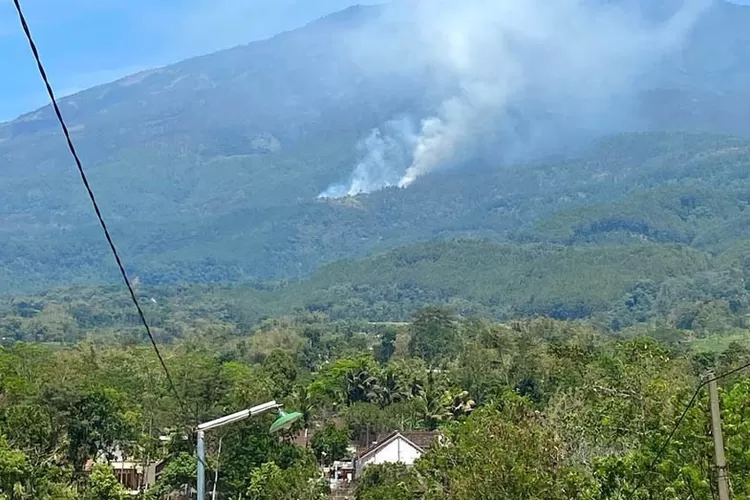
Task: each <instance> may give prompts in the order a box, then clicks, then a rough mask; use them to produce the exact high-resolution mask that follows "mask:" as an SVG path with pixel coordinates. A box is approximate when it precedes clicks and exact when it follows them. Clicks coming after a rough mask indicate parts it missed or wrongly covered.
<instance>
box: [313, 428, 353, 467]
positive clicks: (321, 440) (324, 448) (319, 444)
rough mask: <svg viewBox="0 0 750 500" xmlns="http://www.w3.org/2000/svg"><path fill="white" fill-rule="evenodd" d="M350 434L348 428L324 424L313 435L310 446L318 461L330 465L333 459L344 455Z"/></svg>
mask: <svg viewBox="0 0 750 500" xmlns="http://www.w3.org/2000/svg"><path fill="white" fill-rule="evenodd" d="M350 436H351V433H350V432H349V430H348V429H340V428H338V427H337V426H336V425H335V424H326V426H325V427H323V429H321V430H319V431H318V432H316V433H315V434H314V435H313V437H312V441H311V442H310V447H311V448H312V450H313V452H315V456H316V457H317V459H318V461H319V462H321V463H323V464H325V465H331V464H332V463H333V462H334V461H336V460H341V459H342V458H344V457H345V456H346V449H347V447H348V446H349V439H350Z"/></svg>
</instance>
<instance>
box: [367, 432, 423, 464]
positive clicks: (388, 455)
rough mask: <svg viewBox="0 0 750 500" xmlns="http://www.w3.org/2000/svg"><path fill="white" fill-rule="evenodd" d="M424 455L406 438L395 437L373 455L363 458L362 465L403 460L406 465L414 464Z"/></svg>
mask: <svg viewBox="0 0 750 500" xmlns="http://www.w3.org/2000/svg"><path fill="white" fill-rule="evenodd" d="M421 455H422V453H421V452H420V451H419V450H418V449H416V448H415V447H414V446H412V445H411V444H409V443H408V442H407V441H405V440H404V439H401V438H398V439H394V440H393V441H391V442H390V443H388V444H387V445H385V446H383V447H382V448H381V449H379V450H378V451H376V452H374V453H373V454H372V455H370V456H368V457H365V458H364V459H363V460H362V464H361V467H362V468H363V469H364V468H365V467H367V466H368V465H370V464H384V463H396V462H401V463H403V464H406V465H412V464H414V462H415V461H416V460H417V459H418V458H419V457H420V456H421Z"/></svg>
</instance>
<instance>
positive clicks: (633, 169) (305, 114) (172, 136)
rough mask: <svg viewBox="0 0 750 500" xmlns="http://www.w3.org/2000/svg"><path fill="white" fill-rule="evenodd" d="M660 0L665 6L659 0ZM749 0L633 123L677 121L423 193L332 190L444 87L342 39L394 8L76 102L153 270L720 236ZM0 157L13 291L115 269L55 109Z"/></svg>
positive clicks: (447, 177) (208, 274) (732, 222)
mask: <svg viewBox="0 0 750 500" xmlns="http://www.w3.org/2000/svg"><path fill="white" fill-rule="evenodd" d="M625 3H626V4H639V2H635V1H632V2H631V1H628V2H625ZM646 4H647V3H643V6H642V7H643V8H645V11H646V12H647V13H649V15H654V16H656V17H657V18H658V16H659V15H660V12H661V8H654V7H653V6H652V5H650V4H649V5H646ZM749 13H750V9H748V8H747V7H741V6H737V5H733V4H729V3H725V2H721V1H717V2H714V3H713V4H712V6H711V8H710V9H709V10H708V11H706V12H705V13H704V15H703V16H702V17H701V18H700V20H699V22H698V24H697V25H696V26H695V28H694V30H693V31H692V33H691V35H690V37H689V39H688V40H686V42H685V46H684V48H683V50H682V51H680V54H679V56H675V57H669V58H668V59H667V60H665V61H662V62H661V64H660V65H659V66H658V71H655V73H653V74H649V75H646V76H645V77H644V81H643V83H642V85H643V87H644V92H643V93H642V95H641V96H640V97H639V102H640V103H641V105H640V108H639V109H637V110H634V112H635V114H637V115H638V119H637V120H636V122H637V123H636V125H635V126H636V128H637V129H644V130H654V131H658V130H662V131H665V130H671V131H674V132H672V133H665V132H652V133H642V134H631V135H616V136H614V137H611V138H608V139H602V140H601V141H599V142H596V143H595V144H594V145H593V146H591V147H588V148H587V147H585V146H584V145H582V144H577V143H576V144H570V145H568V146H569V147H568V150H567V153H566V154H567V156H566V157H565V158H557V159H548V160H542V159H538V158H537V159H536V160H534V161H533V164H523V165H516V166H508V165H501V164H500V163H499V162H498V161H495V156H493V155H486V156H485V157H484V158H483V159H481V160H476V161H473V162H471V161H470V162H465V164H464V163H461V164H457V165H455V166H454V168H453V169H452V170H449V171H444V172H442V173H440V174H436V175H433V176H430V177H428V178H425V179H422V180H420V181H419V182H418V183H416V184H415V185H413V186H412V187H411V188H410V189H408V190H403V191H402V190H396V189H392V190H386V191H384V192H380V193H376V194H373V195H371V196H362V197H358V198H356V199H347V200H342V201H339V202H322V201H319V200H317V199H316V196H317V194H318V193H320V192H321V191H322V190H323V189H325V188H326V187H327V186H328V185H329V184H330V183H332V182H338V181H341V180H342V179H344V178H346V176H347V175H349V173H350V172H351V169H352V166H353V165H354V164H355V163H356V161H357V155H358V152H357V148H356V145H357V142H358V141H359V140H360V139H362V138H363V137H365V136H367V134H368V133H369V132H370V130H371V129H372V128H373V127H375V126H378V125H380V124H382V123H383V122H384V121H387V120H389V119H391V118H393V117H394V116H401V115H409V114H414V115H415V116H421V114H420V110H426V109H434V107H435V106H436V101H439V100H440V98H439V96H436V95H435V93H434V92H430V91H429V89H430V84H432V83H434V79H435V75H434V74H433V73H432V72H431V69H430V68H420V69H419V70H417V71H410V72H408V73H404V72H399V71H398V70H397V69H392V70H391V69H388V68H380V67H378V68H373V67H371V66H368V64H366V63H367V60H358V59H357V58H356V57H352V54H351V53H350V52H348V51H347V50H345V49H346V48H347V47H349V46H350V45H351V44H350V43H349V42H350V41H351V40H352V37H355V38H356V35H357V33H359V32H361V31H362V30H375V32H379V31H377V30H381V31H382V32H383V33H386V34H387V33H390V34H392V35H394V36H395V34H397V33H398V32H399V30H404V29H408V27H404V26H401V25H398V23H396V24H395V25H392V24H389V22H390V21H388V19H387V16H383V15H382V8H381V7H354V8H351V9H348V10H346V11H343V12H340V13H337V14H334V15H331V16H329V17H327V18H324V19H321V20H319V21H317V22H315V23H312V24H310V25H308V26H306V27H303V28H301V29H299V30H295V31H292V32H289V33H284V34H281V35H278V36H276V37H274V38H272V39H269V40H266V41H261V42H256V43H252V44H248V45H246V46H241V47H236V48H233V49H230V50H227V51H222V52H218V53H215V54H210V55H206V56H202V57H198V58H194V59H190V60H187V61H183V62H180V63H177V64H175V65H171V66H167V67H164V68H157V69H153V70H150V71H145V72H142V73H139V74H136V75H132V76H130V77H127V78H124V79H121V80H119V81H117V82H113V83H111V84H107V85H102V86H99V87H96V88H93V89H89V90H86V91H84V92H81V93H79V94H76V95H74V96H70V97H68V98H65V99H63V100H62V101H61V103H62V107H63V112H64V114H65V117H66V118H67V120H68V121H69V123H70V126H71V129H72V130H73V135H74V140H75V141H76V144H77V146H78V148H79V150H80V152H81V154H82V157H83V160H84V163H85V164H86V166H87V168H88V170H89V175H90V178H91V182H92V185H93V186H94V189H95V190H96V192H97V195H98V198H99V201H100V202H101V204H102V208H103V210H104V214H105V216H106V217H107V219H108V221H109V223H110V226H111V227H112V230H113V233H114V236H115V238H116V240H117V242H118V243H119V244H120V246H121V247H122V250H123V254H124V256H125V258H126V261H127V262H128V263H129V264H130V265H131V266H132V272H133V273H134V274H135V275H137V276H139V277H140V278H141V280H142V281H143V282H146V283H152V284H159V283H174V282H179V281H190V282H215V281H225V280H234V281H238V280H246V279H254V280H257V279H263V280H266V279H288V278H297V277H300V276H306V275H309V274H310V273H312V272H313V271H314V270H316V269H317V268H319V267H320V266H321V265H323V264H327V263H330V262H333V261H336V260H339V259H342V258H350V257H357V256H364V255H366V254H368V253H370V252H372V251H380V250H385V249H389V248H395V247H397V246H399V245H402V244H407V243H411V242H415V241H424V240H429V239H432V238H436V237H440V238H443V237H455V236H472V237H474V236H481V237H490V238H493V239H497V240H511V241H514V240H515V241H521V242H528V241H553V242H557V243H565V244H570V243H580V242H586V243H588V242H598V241H612V240H614V241H615V242H620V243H621V242H622V241H623V238H624V237H629V236H633V235H635V236H636V237H638V238H645V239H648V240H649V241H677V242H681V243H690V244H695V245H696V246H697V247H699V248H702V249H710V250H714V249H721V248H722V245H723V246H724V247H725V246H726V243H727V242H728V241H731V240H735V239H742V238H744V237H746V234H745V227H746V226H745V224H744V222H743V218H742V214H741V213H739V210H740V207H741V203H743V200H744V198H743V196H744V195H745V194H744V192H743V191H742V189H743V188H742V182H743V180H744V179H746V172H747V168H746V160H747V146H748V144H747V141H745V140H744V139H742V138H735V137H730V136H723V135H716V134H718V133H734V134H738V135H739V136H742V134H746V133H747V132H748V131H749V130H750V129H749V128H748V123H750V119H749V118H750V117H748V116H747V113H746V111H747V106H745V105H744V103H745V102H746V101H747V99H746V94H747V89H748V88H750V69H749V68H750V62H749V61H748V59H747V57H748V56H747V51H745V50H744V49H743V47H745V46H746V45H747V37H748V34H747V30H746V29H744V27H745V26H746V25H748V24H749V23H750V21H748V19H749V18H750V14H749ZM368 33H370V32H369V31H368ZM383 50H395V49H394V48H393V47H391V48H390V49H389V48H387V47H386V48H384V49H383ZM386 55H387V54H386ZM399 57H402V54H400V53H399V54H394V55H393V59H396V58H399ZM386 59H387V58H386ZM636 107H637V106H636ZM628 130H630V129H628ZM576 148H577V149H576ZM527 163H528V162H527ZM0 166H1V167H2V168H0V236H2V245H0V293H2V292H19V291H23V290H41V289H44V288H46V287H47V286H60V285H83V284H91V283H104V282H112V280H114V279H117V272H116V270H115V269H114V268H113V267H112V266H111V264H110V258H109V256H108V255H107V249H106V246H105V245H104V244H103V241H102V239H101V234H100V232H99V229H98V227H97V226H96V221H95V219H94V218H93V216H92V213H91V210H90V207H89V204H88V201H87V200H86V197H85V193H84V192H83V190H82V188H81V186H80V181H79V180H78V179H77V177H76V173H75V169H74V168H72V164H71V161H70V159H69V155H68V153H67V151H66V149H65V144H64V141H63V140H62V137H61V135H60V133H59V131H58V128H57V124H56V123H55V120H54V115H53V113H52V111H51V109H50V108H49V107H45V108H43V109H40V110H37V111H35V112H32V113H28V114H26V115H24V116H22V117H20V118H18V119H17V120H14V121H11V122H8V123H4V124H0ZM664 189H666V191H665V190H664ZM682 191H685V194H683V193H682ZM685 196H687V197H691V196H692V197H693V198H695V200H694V201H691V200H689V199H688V200H686V201H685V203H686V206H687V207H690V206H694V209H693V210H694V212H695V213H692V214H689V217H692V218H693V219H694V220H690V221H684V220H682V219H680V220H677V219H676V218H675V217H681V216H682V215H683V214H681V213H680V214H672V213H671V212H672V211H674V207H675V203H678V206H679V203H681V202H678V201H676V200H677V199H682V198H683V197H685ZM711 200H722V201H721V203H718V202H714V201H711ZM704 201H705V203H707V204H708V205H711V204H712V203H713V204H716V203H718V206H713V205H711V206H709V207H702V206H701V205H700V203H703V202H704ZM587 205H592V207H591V209H589V208H586V206H587ZM646 207H648V208H649V214H651V215H648V214H644V213H641V212H643V211H644V210H645V208H646ZM705 209H710V210H712V212H710V213H706V212H705ZM665 210H666V211H669V212H670V213H669V214H667V215H668V217H666V218H664V219H663V220H662V212H664V211H665ZM685 210H687V209H682V211H683V212H684V211H685ZM558 211H563V213H562V214H560V215H559V216H558V218H557V219H555V218H553V219H549V218H548V216H550V215H552V214H554V213H555V212H558ZM639 211H640V212H639ZM613 214H616V215H613ZM648 217H651V218H652V219H653V220H643V219H648ZM623 219H624V220H623ZM537 223H538V225H537ZM665 225H666V226H668V227H665ZM618 232H619V233H623V234H624V235H625V236H623V234H614V233H618ZM717 240H720V241H717Z"/></svg>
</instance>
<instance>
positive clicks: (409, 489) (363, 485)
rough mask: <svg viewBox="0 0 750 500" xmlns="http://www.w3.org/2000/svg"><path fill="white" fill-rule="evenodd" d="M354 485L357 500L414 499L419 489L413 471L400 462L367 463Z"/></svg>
mask: <svg viewBox="0 0 750 500" xmlns="http://www.w3.org/2000/svg"><path fill="white" fill-rule="evenodd" d="M356 485H357V486H356V490H355V494H356V499H357V500H383V499H388V500H414V498H415V493H418V492H419V491H420V490H421V485H420V482H419V478H418V476H417V474H416V473H415V471H414V470H413V469H412V468H410V467H407V466H406V465H404V464H401V463H396V464H390V463H385V464H373V465H369V466H368V467H367V468H366V469H365V472H364V474H362V477H360V478H359V479H357V483H356Z"/></svg>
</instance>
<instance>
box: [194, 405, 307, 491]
mask: <svg viewBox="0 0 750 500" xmlns="http://www.w3.org/2000/svg"><path fill="white" fill-rule="evenodd" d="M269 410H278V411H279V418H277V419H276V421H275V422H274V423H273V424H272V425H271V428H270V429H269V431H270V432H279V431H282V430H285V429H288V428H289V427H291V426H292V424H293V423H294V422H296V421H297V420H299V419H300V418H302V414H301V413H299V412H293V413H286V412H285V411H284V410H282V409H281V405H280V404H278V403H277V402H276V401H269V402H268V403H263V404H262V405H258V406H253V407H252V408H248V409H246V410H242V411H238V412H237V413H232V414H231V415H227V416H225V417H220V418H217V419H216V420H211V421H210V422H205V423H202V424H200V425H199V426H198V446H197V448H198V466H197V476H198V477H197V482H198V500H205V499H206V447H205V432H206V431H208V430H211V429H215V428H216V427H221V426H222V425H227V424H231V423H233V422H237V421H239V420H244V419H246V418H248V417H253V416H255V415H260V414H261V413H265V412H267V411H269Z"/></svg>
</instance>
